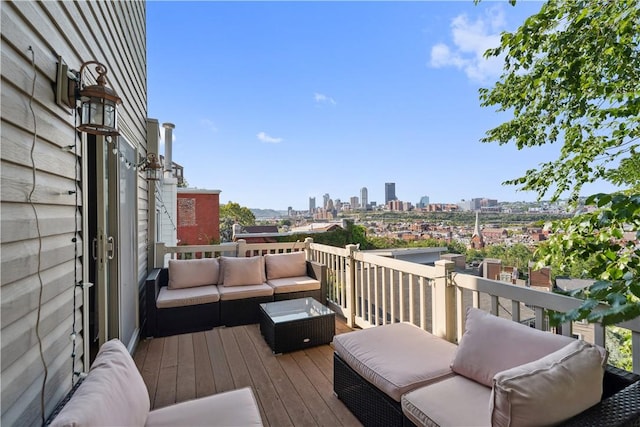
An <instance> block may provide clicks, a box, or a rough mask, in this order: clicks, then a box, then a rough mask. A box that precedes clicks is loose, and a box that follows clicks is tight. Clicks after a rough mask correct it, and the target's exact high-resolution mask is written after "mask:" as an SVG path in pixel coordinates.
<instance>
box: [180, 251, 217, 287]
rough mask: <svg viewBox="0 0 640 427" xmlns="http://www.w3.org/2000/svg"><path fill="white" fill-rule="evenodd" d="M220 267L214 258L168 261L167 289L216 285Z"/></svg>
mask: <svg viewBox="0 0 640 427" xmlns="http://www.w3.org/2000/svg"><path fill="white" fill-rule="evenodd" d="M219 270H220V267H219V265H218V260H217V259H216V258H202V259H170V260H169V284H168V288H169V289H182V288H192V287H194V286H206V285H216V284H218V274H219Z"/></svg>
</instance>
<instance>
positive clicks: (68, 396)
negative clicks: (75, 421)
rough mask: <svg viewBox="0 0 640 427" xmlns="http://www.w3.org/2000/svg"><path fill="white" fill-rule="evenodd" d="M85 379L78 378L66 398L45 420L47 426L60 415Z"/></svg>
mask: <svg viewBox="0 0 640 427" xmlns="http://www.w3.org/2000/svg"><path fill="white" fill-rule="evenodd" d="M83 380H84V378H83V377H80V378H78V380H77V381H76V383H75V384H74V385H73V387H71V390H69V393H67V394H66V395H65V396H64V398H63V399H62V400H61V401H60V402H59V403H58V405H57V406H56V407H55V408H54V409H53V412H51V413H50V414H49V418H47V420H46V421H45V422H44V425H45V426H48V425H50V424H51V423H52V422H53V420H54V419H55V418H56V417H57V416H58V414H59V413H60V412H61V411H62V409H63V408H64V406H65V405H66V404H67V403H69V401H70V400H71V398H72V397H73V395H74V394H75V392H76V391H77V390H78V387H80V384H82V381H83Z"/></svg>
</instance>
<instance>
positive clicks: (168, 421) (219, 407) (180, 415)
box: [146, 387, 262, 427]
mask: <svg viewBox="0 0 640 427" xmlns="http://www.w3.org/2000/svg"><path fill="white" fill-rule="evenodd" d="M261 425H262V418H261V417H260V410H259V409H258V404H257V402H256V399H255V397H254V395H253V392H252V391H251V389H250V388H248V387H247V388H241V389H238V390H232V391H228V392H226V393H219V394H214V395H212V396H207V397H203V398H200V399H195V400H189V401H186V402H182V403H178V404H175V405H171V406H166V407H164V408H160V409H156V410H154V411H151V412H150V413H149V417H148V418H147V423H146V426H147V427H163V426H166V427H175V426H220V427H222V426H224V427H232V426H237V427H244V426H261Z"/></svg>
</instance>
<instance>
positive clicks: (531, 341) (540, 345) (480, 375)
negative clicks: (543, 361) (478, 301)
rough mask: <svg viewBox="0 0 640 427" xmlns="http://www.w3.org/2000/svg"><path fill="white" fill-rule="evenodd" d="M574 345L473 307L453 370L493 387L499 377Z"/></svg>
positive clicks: (570, 340) (555, 336) (560, 338)
mask: <svg viewBox="0 0 640 427" xmlns="http://www.w3.org/2000/svg"><path fill="white" fill-rule="evenodd" d="M572 341H573V338H569V337H565V336H562V335H555V334H552V333H550V332H543V331H539V330H537V329H533V328H530V327H529V326H525V325H522V324H520V323H516V322H513V321H511V320H507V319H502V318H500V317H497V316H494V315H492V314H490V313H487V312H485V311H482V310H478V309H477V308H472V307H469V308H468V309H467V316H466V323H465V331H464V334H463V335H462V339H461V340H460V345H458V351H457V352H456V356H455V358H454V359H453V363H452V364H451V369H452V370H453V371H454V372H456V373H458V374H460V375H464V376H465V377H467V378H470V379H472V380H474V381H477V382H479V383H480V384H484V385H486V386H487V387H491V386H492V384H493V376H494V375H495V374H496V373H498V372H500V371H504V370H506V369H509V368H513V367H515V366H519V365H523V364H525V363H529V362H533V361H534V360H537V359H540V358H541V357H543V356H546V355H547V354H549V353H553V352H554V351H556V350H559V349H561V348H562V347H564V346H565V345H567V344H569V343H570V342H572Z"/></svg>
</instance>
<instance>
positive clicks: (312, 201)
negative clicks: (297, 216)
mask: <svg viewBox="0 0 640 427" xmlns="http://www.w3.org/2000/svg"><path fill="white" fill-rule="evenodd" d="M315 210H316V198H315V197H309V213H310V214H312V213H313V212H315Z"/></svg>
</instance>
